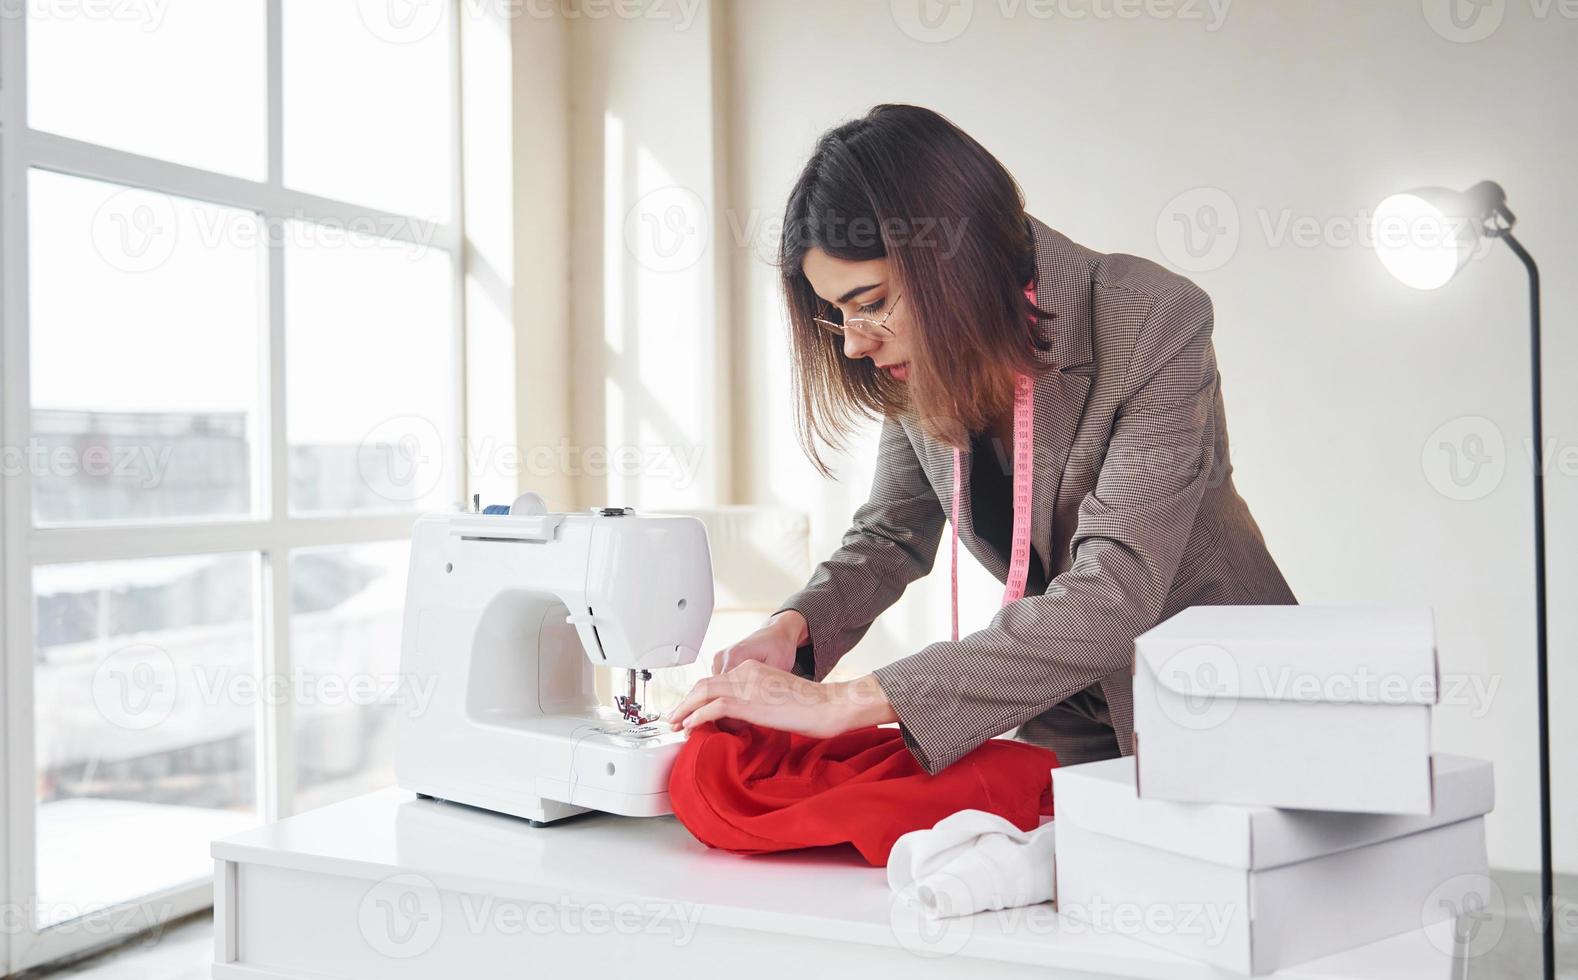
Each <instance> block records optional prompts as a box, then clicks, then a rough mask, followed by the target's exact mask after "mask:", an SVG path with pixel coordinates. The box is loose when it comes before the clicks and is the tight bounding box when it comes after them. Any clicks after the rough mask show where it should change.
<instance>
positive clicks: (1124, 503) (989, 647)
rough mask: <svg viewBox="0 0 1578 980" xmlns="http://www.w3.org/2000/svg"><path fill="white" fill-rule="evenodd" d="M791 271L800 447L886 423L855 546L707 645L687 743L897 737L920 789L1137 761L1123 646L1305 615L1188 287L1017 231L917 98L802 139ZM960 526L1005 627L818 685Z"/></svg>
mask: <svg viewBox="0 0 1578 980" xmlns="http://www.w3.org/2000/svg"><path fill="white" fill-rule="evenodd" d="M780 259H781V265H782V280H783V289H784V294H785V297H786V299H787V301H788V308H789V314H790V321H791V323H790V326H791V330H792V337H793V352H794V365H795V381H796V386H797V388H798V392H799V399H800V407H801V413H800V421H801V424H800V437H801V443H802V445H803V446H804V447H805V449H806V451H807V453H808V454H809V455H810V457H811V459H812V460H813V462H815V463H816V464H817V466H818V467H819V469H821V470H822V472H823V473H824V474H825V473H826V472H827V470H826V467H825V466H823V465H822V462H821V459H820V457H819V455H818V445H817V444H818V442H819V441H820V442H825V443H827V444H829V445H831V446H834V447H837V446H838V445H839V444H840V440H841V438H842V437H843V436H844V435H845V434H846V433H847V432H848V431H849V429H850V427H851V424H852V423H853V422H855V421H856V420H857V419H858V418H859V417H860V416H862V415H866V416H880V417H881V418H882V419H883V425H882V433H881V440H880V448H879V455H878V460H877V470H876V478H875V481H874V483H873V485H872V488H871V496H870V499H869V500H868V501H867V502H866V503H865V504H864V505H863V506H861V507H860V508H859V509H858V510H857V511H856V512H855V515H854V521H853V524H852V525H851V527H850V529H849V531H848V532H847V533H846V534H845V536H844V539H843V545H842V546H841V547H840V548H839V549H838V550H837V551H835V552H834V553H833V555H832V556H831V557H829V558H828V559H827V560H826V561H824V562H822V563H821V564H820V565H819V566H818V567H817V569H816V571H815V573H814V574H813V575H812V576H811V580H810V582H809V583H808V584H807V585H806V587H805V588H804V589H803V590H801V591H800V592H798V593H796V594H795V595H793V596H791V597H789V599H788V600H787V601H785V602H784V604H783V607H782V608H781V609H780V610H779V611H778V612H777V613H775V614H774V615H773V616H772V617H771V618H770V619H769V620H768V621H767V622H766V623H765V624H764V625H763V626H762V627H761V628H760V629H758V630H757V631H756V632H755V633H753V634H751V635H750V636H748V637H746V638H745V639H743V640H741V641H740V642H738V643H736V644H734V645H733V646H731V647H728V648H727V649H725V650H723V651H721V652H720V653H718V654H717V656H716V658H715V660H714V664H713V672H714V676H712V677H709V678H706V679H705V680H703V681H701V682H700V683H698V684H697V685H696V686H695V688H693V689H692V690H691V692H690V693H689V694H687V695H686V697H685V699H684V700H683V701H682V702H681V703H680V705H679V706H678V707H677V708H676V709H675V711H674V713H673V715H672V719H671V720H672V721H673V723H674V724H675V725H676V726H678V727H692V726H694V725H697V724H700V723H702V722H706V721H713V720H716V719H719V718H725V717H732V718H740V719H744V720H746V721H750V722H754V723H757V724H760V725H765V726H768V727H771V728H778V729H785V730H789V731H797V732H802V733H805V734H809V735H816V736H831V735H835V734H838V733H840V732H844V731H848V730H850V729H854V728H860V727H864V726H867V725H873V724H881V723H885V722H892V721H897V722H898V723H899V726H900V728H901V730H902V731H903V734H904V739H905V743H906V744H907V745H908V746H909V748H910V750H911V751H912V752H913V753H914V755H915V757H916V758H917V759H918V760H919V762H920V763H921V765H923V766H924V767H925V768H926V770H927V771H928V772H932V773H935V772H937V771H939V770H941V769H942V768H944V767H945V766H947V765H948V764H949V763H951V762H953V761H954V760H956V759H958V758H959V757H960V756H963V755H964V754H965V753H967V752H969V751H970V750H971V749H973V748H975V747H976V746H978V745H980V744H981V743H982V742H984V741H985V740H987V739H989V738H992V737H994V736H997V735H1001V734H1003V733H1004V732H1007V731H1010V730H1011V729H1014V728H1016V727H1017V728H1018V729H1019V731H1018V737H1020V738H1023V739H1026V740H1028V741H1031V742H1034V743H1037V744H1040V745H1044V746H1046V747H1048V748H1050V749H1052V750H1053V751H1055V752H1056V753H1057V754H1058V757H1059V760H1060V762H1061V763H1062V764H1064V765H1072V764H1076V763H1080V762H1089V761H1093V760H1096V759H1104V758H1111V757H1114V756H1117V755H1119V754H1123V755H1129V754H1132V753H1133V751H1134V745H1133V710H1132V708H1133V698H1132V690H1131V683H1130V680H1131V674H1132V665H1133V642H1134V638H1135V636H1137V635H1138V634H1140V633H1142V632H1144V631H1145V630H1147V629H1149V628H1151V627H1152V626H1154V625H1155V624H1156V623H1158V622H1160V621H1161V620H1163V619H1166V618H1167V617H1169V616H1172V615H1173V614H1174V613H1177V612H1178V611H1180V610H1182V609H1184V608H1186V607H1188V606H1192V605H1202V604H1217V603H1235V604H1271V603H1292V602H1295V601H1296V600H1295V599H1294V596H1293V593H1292V592H1291V590H1290V589H1289V588H1288V584H1287V582H1286V581H1285V580H1284V579H1283V577H1282V574H1281V572H1280V571H1278V569H1277V566H1276V563H1275V562H1274V561H1273V560H1272V558H1271V556H1270V554H1268V553H1267V551H1266V546H1265V542H1264V541H1263V540H1262V538H1261V534H1260V529H1259V527H1258V526H1257V525H1256V524H1255V520H1254V518H1253V517H1251V516H1250V513H1249V509H1248V507H1246V506H1245V504H1244V501H1243V500H1242V499H1241V498H1240V497H1239V495H1238V493H1237V491H1236V490H1235V489H1234V487H1233V482H1232V465H1231V464H1230V463H1229V461H1228V445H1227V428H1226V420H1225V417H1224V414H1223V407H1222V392H1221V382H1220V377H1219V375H1218V373H1217V369H1216V357H1215V353H1214V351H1213V349H1212V346H1211V325H1212V311H1211V301H1210V298H1209V297H1207V296H1206V294H1205V293H1204V292H1203V291H1202V290H1201V289H1200V288H1199V287H1198V286H1196V285H1194V284H1193V283H1192V282H1190V281H1189V280H1187V279H1184V278H1183V277H1181V276H1178V275H1175V274H1173V273H1171V272H1169V271H1167V270H1166V269H1163V268H1162V267H1160V266H1158V265H1156V264H1155V263H1152V262H1149V261H1147V260H1145V259H1140V258H1136V257H1134V256H1131V255H1122V254H1112V255H1104V254H1101V253H1099V252H1094V251H1092V250H1090V249H1087V248H1084V247H1082V246H1080V245H1077V244H1075V243H1074V242H1072V241H1070V240H1069V239H1067V238H1065V237H1064V236H1063V235H1060V234H1058V233H1057V232H1056V231H1053V230H1052V229H1051V228H1049V227H1047V226H1046V225H1045V224H1042V223H1041V222H1040V221H1037V220H1036V219H1034V218H1032V217H1029V216H1028V215H1026V214H1025V212H1024V200H1023V197H1022V196H1021V194H1020V192H1019V188H1018V186H1017V184H1016V183H1015V182H1014V180H1013V178H1012V177H1011V176H1010V175H1009V174H1008V172H1007V171H1006V170H1005V169H1004V168H1003V166H1002V164H1000V163H999V162H998V161H997V160H996V159H995V158H994V157H993V156H992V155H991V154H990V153H988V152H987V151H986V150H985V149H984V148H983V147H981V146H980V144H978V143H976V142H975V141H974V140H973V139H971V138H970V137H969V136H967V135H966V134H965V133H964V132H962V131H961V130H959V129H958V128H957V127H955V126H954V125H953V124H951V123H950V122H948V121H947V120H946V119H944V118H943V117H941V116H939V115H938V114H936V113H934V112H931V111H929V110H926V109H921V108H917V107H914V106H904V105H882V106H878V107H876V108H875V109H873V110H871V112H870V113H869V114H867V115H866V116H865V118H862V119H858V120H855V121H854V122H850V123H847V124H845V125H842V126H839V127H837V128H835V129H833V130H830V131H829V132H827V133H826V134H824V135H823V136H822V138H821V139H820V140H819V141H818V142H817V145H816V150H815V152H814V153H813V154H812V156H811V159H810V161H809V162H808V163H807V164H806V166H805V169H804V171H803V172H802V173H801V174H800V177H799V179H798V181H797V182H796V183H795V186H794V190H793V191H792V192H791V193H790V196H789V203H788V207H787V212H786V215H785V221H784V231H783V241H782V246H781V251H780ZM1016 405H1018V406H1019V407H1020V418H1019V421H1018V423H1017V424H1016V421H1015V407H1016ZM1016 438H1017V439H1018V440H1019V441H1020V445H1021V447H1022V452H1021V453H1018V454H1017V455H1019V456H1020V459H1021V460H1028V461H1029V462H1030V464H1031V465H1030V466H1028V467H1024V466H1021V467H1019V468H1018V469H1017V471H1016V468H1015V466H1014V457H1015V455H1016V453H1015V452H1014V447H1015V440H1016ZM1027 479H1028V481H1029V482H1030V484H1031V486H1030V488H1029V491H1030V492H1029V494H1028V495H1024V494H1021V497H1022V498H1023V497H1024V496H1028V498H1029V499H1028V501H1024V500H1022V502H1021V505H1020V509H1019V515H1018V520H1017V522H1016V518H1015V507H1014V502H1013V497H1014V493H1013V490H1014V488H1015V487H1016V486H1018V487H1022V486H1023V483H1024V482H1025V481H1026V480H1027ZM955 486H957V487H958V493H957V494H955V490H954V488H955ZM1026 504H1028V506H1026ZM950 515H955V517H956V519H955V522H954V530H955V532H956V534H957V540H958V541H959V542H962V543H963V544H964V546H965V547H966V548H968V549H969V550H970V551H971V553H973V554H974V555H975V556H976V558H978V559H979V560H980V561H981V563H982V564H983V565H985V567H986V568H987V569H989V570H990V571H991V572H992V573H993V574H995V575H996V576H997V577H998V578H1000V579H1003V580H1004V581H1005V582H1007V583H1008V585H1009V591H1008V593H1007V594H1006V595H1005V603H1004V605H1003V607H1002V609H1001V610H1000V611H999V612H998V613H997V614H996V615H995V616H994V617H993V618H992V621H991V622H990V623H989V624H988V625H986V627H985V628H983V629H980V630H978V631H976V632H973V633H969V634H968V635H965V636H963V637H959V636H957V635H956V636H955V638H954V639H952V640H943V641H939V642H936V643H932V644H930V645H929V646H927V647H925V648H924V649H922V650H920V651H919V652H918V653H915V654H913V655H912V656H909V657H906V658H904V659H902V660H899V661H897V662H895V663H891V664H888V665H887V666H885V667H881V668H878V669H877V670H876V671H874V672H873V673H871V674H868V675H866V676H864V677H860V678H857V679H855V680H851V681H846V682H842V683H820V682H821V680H822V678H823V677H825V676H826V675H827V673H828V671H830V670H832V669H833V666H834V665H835V664H837V663H838V660H839V658H840V657H842V656H843V655H844V653H845V652H846V651H848V650H849V649H850V648H851V647H853V646H854V645H855V643H856V642H857V641H859V639H860V638H861V636H863V635H864V634H865V632H866V630H867V628H868V627H869V626H870V625H871V622H872V620H874V619H875V618H876V617H877V615H878V614H879V613H881V612H882V611H883V610H884V609H886V608H887V607H888V606H889V605H891V604H892V603H893V602H894V601H895V600H896V599H898V597H899V596H900V594H902V593H903V591H904V587H905V586H906V585H907V584H908V583H909V582H911V581H913V580H914V579H916V578H919V577H920V576H922V575H925V574H926V573H927V572H929V571H930V570H931V567H932V563H933V559H934V557H935V555H936V551H937V546H938V543H939V541H940V539H941V537H942V534H943V530H944V528H945V526H946V525H947V524H948V523H949V518H950ZM1016 523H1017V524H1018V526H1019V527H1018V529H1016V527H1015V525H1016ZM1016 530H1017V532H1018V533H1017V537H1018V538H1019V539H1020V545H1019V547H1020V555H1019V557H1020V559H1021V560H1020V561H1019V562H1018V563H1014V562H1013V561H1012V559H1013V557H1014V554H1013V551H1014V544H1015V538H1016ZM1026 532H1028V535H1027V536H1026ZM1025 543H1028V545H1029V554H1028V555H1025V554H1024V550H1023V549H1024V544H1025ZM1025 559H1028V560H1025ZM1011 572H1012V573H1013V574H1011ZM1020 582H1022V583H1023V585H1022V588H1021V587H1020V586H1019V583H1020ZM1021 591H1022V594H1023V597H1022V598H1016V595H1017V594H1018V593H1019V592H1021ZM955 632H956V634H957V626H956V629H955Z"/></svg>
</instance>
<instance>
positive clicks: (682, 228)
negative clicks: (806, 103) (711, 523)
mask: <svg viewBox="0 0 1578 980" xmlns="http://www.w3.org/2000/svg"><path fill="white" fill-rule="evenodd" d="M566 9H567V11H568V13H567V15H566V17H567V20H568V23H569V29H570V30H569V33H570V64H571V89H570V91H571V96H570V137H571V150H572V155H571V160H572V161H573V164H572V189H571V214H572V222H571V224H572V228H571V236H570V239H569V241H570V249H571V257H572V274H571V287H570V310H571V317H572V323H573V325H574V332H573V341H572V351H571V376H572V378H573V379H574V388H573V391H572V392H571V398H572V402H571V405H572V418H573V424H572V432H573V437H572V439H571V444H572V445H571V453H570V454H569V456H568V459H569V461H570V463H571V464H572V465H573V466H574V467H575V473H574V474H573V475H574V476H575V479H576V486H577V498H578V500H579V501H580V503H581V504H582V505H586V506H596V505H600V504H605V503H607V504H619V505H638V506H643V507H694V506H701V505H706V504H711V503H714V502H717V501H718V500H719V498H720V497H721V496H723V495H724V494H725V493H726V490H725V489H724V488H725V487H726V486H727V484H728V481H729V475H728V469H727V466H728V464H729V462H730V460H729V457H728V455H727V454H725V453H721V452H719V451H718V447H719V446H726V445H728V442H729V426H728V421H729V416H728V414H727V413H726V412H725V411H723V410H722V408H723V407H724V406H726V405H727V392H728V385H727V376H726V374H725V373H724V371H723V368H722V364H723V362H724V360H725V359H726V357H727V348H726V346H724V345H725V338H724V337H723V335H722V334H721V333H720V330H719V328H718V325H719V322H720V317H719V314H718V308H719V303H718V296H719V291H720V289H721V284H720V277H719V275H718V270H719V267H720V265H719V263H720V261H721V259H720V255H721V254H722V253H720V252H719V250H718V249H717V247H716V242H715V238H716V235H715V231H714V229H713V222H714V219H715V216H716V215H717V214H718V213H719V210H718V207H717V203H716V190H717V182H718V180H719V176H720V174H719V167H720V166H721V162H722V160H723V159H724V157H723V155H722V154H720V153H718V152H717V150H716V147H715V141H716V139H717V133H716V123H717V119H716V118H715V117H716V113H717V111H718V105H719V104H721V103H720V100H721V97H722V87H721V86H720V85H719V84H718V82H717V80H716V68H715V65H714V63H713V62H714V57H715V56H716V55H717V53H718V52H719V50H720V49H719V46H718V45H716V44H715V43H714V31H715V28H716V23H715V21H714V19H713V17H712V14H711V10H710V7H709V6H708V5H707V4H704V3H701V2H699V0H685V2H684V3H679V2H677V0H676V2H672V3H662V4H655V3H646V4H643V3H636V4H626V5H610V4H606V3H593V2H588V3H585V4H575V3H571V4H569V6H568V7H567V8H566ZM596 379H602V383H601V384H599V383H597V380H596Z"/></svg>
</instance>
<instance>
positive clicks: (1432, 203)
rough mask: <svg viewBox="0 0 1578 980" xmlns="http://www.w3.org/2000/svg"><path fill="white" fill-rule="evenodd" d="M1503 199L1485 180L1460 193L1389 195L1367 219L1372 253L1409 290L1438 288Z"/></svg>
mask: <svg viewBox="0 0 1578 980" xmlns="http://www.w3.org/2000/svg"><path fill="white" fill-rule="evenodd" d="M1505 199H1506V195H1505V194H1503V193H1502V190H1501V188H1500V187H1499V186H1498V185H1496V184H1495V183H1493V182H1491V181H1488V180H1486V181H1481V182H1480V183H1478V184H1475V185H1474V186H1473V187H1470V188H1469V189H1468V190H1466V191H1453V190H1448V189H1446V188H1444V187H1420V188H1416V189H1414V190H1410V191H1403V192H1402V193H1400V194H1393V195H1391V196H1390V197H1388V198H1386V199H1385V200H1383V201H1382V202H1381V203H1380V204H1378V205H1376V207H1375V215H1374V217H1373V218H1372V219H1371V229H1370V231H1371V234H1372V240H1373V241H1374V242H1375V252H1376V255H1378V256H1379V257H1380V259H1381V264H1382V265H1384V266H1386V270H1387V271H1388V272H1390V273H1391V274H1392V275H1394V276H1396V277H1397V278H1398V279H1399V280H1400V281H1402V282H1403V283H1405V284H1407V285H1409V286H1412V287H1414V288H1415V289H1436V288H1437V287H1440V286H1444V285H1446V284H1447V282H1449V281H1450V280H1451V278H1452V277H1453V276H1455V275H1456V274H1457V270H1459V269H1461V268H1463V265H1464V263H1466V262H1467V261H1468V260H1469V257H1470V256H1472V255H1473V254H1474V249H1475V248H1476V247H1477V246H1478V245H1479V239H1480V235H1481V233H1482V229H1483V228H1484V226H1485V222H1486V221H1487V220H1489V218H1490V216H1491V215H1492V214H1494V213H1496V212H1497V211H1498V209H1501V208H1502V207H1503V202H1504V201H1505Z"/></svg>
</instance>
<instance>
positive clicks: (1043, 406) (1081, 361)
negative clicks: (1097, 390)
mask: <svg viewBox="0 0 1578 980" xmlns="http://www.w3.org/2000/svg"><path fill="white" fill-rule="evenodd" d="M1029 221H1030V227H1031V232H1032V234H1033V235H1034V237H1035V245H1036V305H1037V306H1039V307H1040V308H1041V309H1043V310H1046V311H1047V312H1048V313H1051V314H1052V319H1051V320H1043V321H1041V323H1040V324H1038V325H1037V332H1038V334H1039V336H1040V338H1041V340H1042V341H1043V346H1044V347H1045V349H1044V350H1043V351H1041V352H1040V353H1039V354H1038V358H1039V359H1040V360H1041V362H1042V363H1043V364H1045V365H1047V367H1048V368H1049V370H1047V371H1046V372H1044V373H1043V374H1042V375H1041V377H1039V378H1038V379H1036V385H1035V393H1036V409H1035V419H1036V438H1035V446H1034V449H1033V453H1032V458H1033V460H1034V470H1035V481H1034V483H1033V485H1032V487H1031V493H1030V500H1031V508H1032V514H1031V521H1030V534H1031V540H1032V541H1034V542H1038V543H1040V545H1041V547H1040V548H1039V549H1038V550H1039V551H1040V552H1041V566H1042V569H1041V570H1042V572H1043V573H1044V574H1045V580H1046V581H1048V582H1050V581H1052V577H1053V575H1054V574H1055V573H1056V569H1057V556H1056V555H1054V554H1053V553H1052V547H1051V545H1052V515H1053V513H1054V512H1055V510H1056V504H1057V497H1058V493H1059V491H1060V490H1061V489H1062V485H1063V470H1064V467H1065V466H1067V464H1068V457H1069V452H1070V450H1071V449H1072V448H1073V445H1074V436H1075V434H1076V433H1077V432H1078V431H1079V420H1080V417H1081V416H1083V415H1084V413H1085V400H1086V397H1087V396H1088V395H1089V394H1090V386H1091V378H1092V374H1093V372H1094V363H1093V361H1094V357H1093V354H1092V347H1091V340H1090V331H1091V324H1090V302H1089V301H1090V278H1091V277H1090V266H1089V263H1088V262H1087V260H1086V259H1085V257H1084V256H1083V255H1081V254H1079V252H1078V251H1077V246H1074V245H1073V243H1072V242H1070V241H1069V240H1068V239H1066V238H1064V237H1063V236H1062V235H1059V234H1058V233H1057V232H1055V231H1053V230H1052V229H1051V228H1049V227H1047V226H1046V225H1045V224H1043V223H1042V222H1040V221H1038V220H1036V219H1035V218H1030V219H1029ZM965 499H966V500H968V499H969V497H968V496H966V497H965ZM961 522H962V521H961Z"/></svg>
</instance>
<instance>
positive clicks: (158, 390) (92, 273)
mask: <svg viewBox="0 0 1578 980" xmlns="http://www.w3.org/2000/svg"><path fill="white" fill-rule="evenodd" d="M28 208H29V241H30V257H29V268H30V276H29V283H30V290H31V293H30V300H31V307H32V309H31V318H32V330H31V348H32V374H31V377H32V403H33V437H32V442H31V444H30V445H29V446H28V447H27V454H26V465H27V467H28V471H29V472H30V474H31V475H32V477H33V517H34V520H35V521H37V522H38V523H40V524H60V523H68V522H87V521H126V520H149V519H154V520H158V519H171V518H195V517H214V516H223V515H240V514H247V513H250V512H251V509H252V493H251V488H252V483H253V476H254V466H253V459H254V452H253V447H254V446H255V445H256V444H257V438H256V423H257V419H258V405H259V391H260V388H261V384H260V381H259V364H258V349H259V344H260V340H259V337H260V330H261V326H262V324H263V321H264V315H263V309H264V304H265V300H264V295H265V286H264V273H263V261H264V260H263V254H262V253H263V248H262V233H261V225H260V220H259V219H258V217H257V216H256V215H255V214H253V213H252V212H249V211H238V210H235V209H233V208H224V207H219V206H217V205H213V204H204V203H200V202H197V201H191V200H187V199H185V198H179V197H170V196H168V195H164V194H157V193H153V192H150V191H143V190H136V189H132V188H127V187H120V186H118V185H115V184H106V183H101V182H98V181H93V180H84V179H82V178H78V177H66V176H62V175H60V174H55V173H50V172H48V171H44V170H33V171H30V172H29V174H28Z"/></svg>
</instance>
